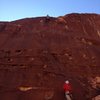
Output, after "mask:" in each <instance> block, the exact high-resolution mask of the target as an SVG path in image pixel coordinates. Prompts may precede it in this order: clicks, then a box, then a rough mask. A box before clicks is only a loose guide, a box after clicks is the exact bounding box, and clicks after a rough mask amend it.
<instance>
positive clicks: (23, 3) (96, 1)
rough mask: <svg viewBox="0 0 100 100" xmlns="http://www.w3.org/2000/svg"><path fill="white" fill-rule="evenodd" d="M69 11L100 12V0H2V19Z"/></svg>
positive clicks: (7, 19)
mask: <svg viewBox="0 0 100 100" xmlns="http://www.w3.org/2000/svg"><path fill="white" fill-rule="evenodd" d="M68 13H98V14H100V0H0V21H12V20H17V19H21V18H26V17H38V16H46V15H47V14H49V15H50V16H54V17H57V16H63V15H65V14H68Z"/></svg>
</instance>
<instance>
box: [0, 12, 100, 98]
mask: <svg viewBox="0 0 100 100" xmlns="http://www.w3.org/2000/svg"><path fill="white" fill-rule="evenodd" d="M67 79H68V80H69V81H70V82H71V84H72V87H73V100H92V99H93V100H94V99H95V98H97V97H98V98H100V15H99V14H77V13H72V14H67V15H65V16H60V17H56V18H55V17H48V18H47V17H46V16H44V17H36V18H25V19H20V20H16V21H12V22H0V100H66V99H65V96H64V92H63V84H64V81H65V80H67ZM96 100H99V99H96Z"/></svg>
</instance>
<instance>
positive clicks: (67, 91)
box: [63, 80, 72, 100]
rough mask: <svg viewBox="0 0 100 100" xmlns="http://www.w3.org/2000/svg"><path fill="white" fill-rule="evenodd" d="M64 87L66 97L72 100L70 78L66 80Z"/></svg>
mask: <svg viewBox="0 0 100 100" xmlns="http://www.w3.org/2000/svg"><path fill="white" fill-rule="evenodd" d="M63 89H64V93H65V97H66V99H67V100H72V87H71V84H70V83H69V81H68V80H66V81H65V83H64V86H63Z"/></svg>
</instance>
